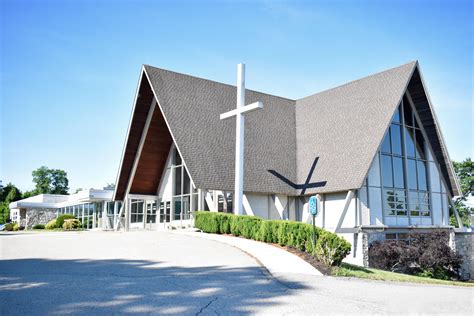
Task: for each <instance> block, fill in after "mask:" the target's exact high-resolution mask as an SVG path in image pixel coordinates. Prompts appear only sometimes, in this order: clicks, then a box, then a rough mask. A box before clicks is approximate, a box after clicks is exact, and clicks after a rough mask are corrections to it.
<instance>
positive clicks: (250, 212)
mask: <svg viewBox="0 0 474 316" xmlns="http://www.w3.org/2000/svg"><path fill="white" fill-rule="evenodd" d="M233 202H234V201H232V203H233ZM242 204H243V207H244V210H245V213H246V214H247V215H250V216H255V215H254V213H253V210H252V206H251V205H250V203H249V200H248V199H247V196H246V195H245V194H243V195H242ZM239 215H242V214H239Z"/></svg>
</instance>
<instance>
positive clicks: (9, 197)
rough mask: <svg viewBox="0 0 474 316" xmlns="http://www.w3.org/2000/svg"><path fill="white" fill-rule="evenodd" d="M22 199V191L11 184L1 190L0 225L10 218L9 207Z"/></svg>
mask: <svg viewBox="0 0 474 316" xmlns="http://www.w3.org/2000/svg"><path fill="white" fill-rule="evenodd" d="M21 198H22V196H21V192H20V190H19V189H18V188H17V187H16V186H14V185H13V184H11V183H8V184H7V185H6V186H4V187H2V188H0V224H3V223H5V222H6V220H7V219H8V218H9V217H10V209H9V207H8V205H9V204H10V203H11V202H15V201H18V200H20V199H21Z"/></svg>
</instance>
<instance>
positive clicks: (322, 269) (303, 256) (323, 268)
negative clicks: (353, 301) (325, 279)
mask: <svg viewBox="0 0 474 316" xmlns="http://www.w3.org/2000/svg"><path fill="white" fill-rule="evenodd" d="M270 245H273V246H275V247H278V248H281V249H283V250H286V251H288V252H291V253H292V254H294V255H296V256H298V257H300V258H301V259H303V260H304V261H306V262H307V263H309V264H310V265H312V266H313V267H315V268H316V270H318V271H319V272H321V273H322V274H323V275H332V267H328V266H327V265H325V264H324V263H322V262H320V261H319V260H318V259H316V258H315V257H313V256H312V255H310V254H309V253H307V252H304V251H301V250H299V249H296V248H293V247H288V246H280V245H279V244H270Z"/></svg>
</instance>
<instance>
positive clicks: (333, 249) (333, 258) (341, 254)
mask: <svg viewBox="0 0 474 316" xmlns="http://www.w3.org/2000/svg"><path fill="white" fill-rule="evenodd" d="M350 251H351V244H350V243H349V242H347V241H346V240H345V239H343V238H341V237H339V236H337V235H336V234H333V233H330V232H328V231H325V230H321V232H320V234H319V236H318V240H317V241H316V246H315V248H314V250H313V254H314V255H315V256H316V258H318V259H319V260H320V261H322V262H323V263H325V264H326V265H328V266H333V265H337V266H338V265H340V264H341V262H342V260H343V259H344V258H345V257H346V256H347V255H348V254H349V252H350Z"/></svg>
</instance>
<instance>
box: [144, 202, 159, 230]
mask: <svg viewBox="0 0 474 316" xmlns="http://www.w3.org/2000/svg"><path fill="white" fill-rule="evenodd" d="M155 224H156V201H146V223H145V228H146V229H154V228H155Z"/></svg>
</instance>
